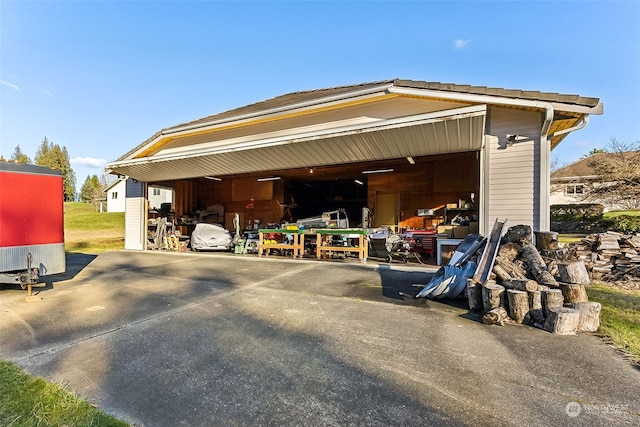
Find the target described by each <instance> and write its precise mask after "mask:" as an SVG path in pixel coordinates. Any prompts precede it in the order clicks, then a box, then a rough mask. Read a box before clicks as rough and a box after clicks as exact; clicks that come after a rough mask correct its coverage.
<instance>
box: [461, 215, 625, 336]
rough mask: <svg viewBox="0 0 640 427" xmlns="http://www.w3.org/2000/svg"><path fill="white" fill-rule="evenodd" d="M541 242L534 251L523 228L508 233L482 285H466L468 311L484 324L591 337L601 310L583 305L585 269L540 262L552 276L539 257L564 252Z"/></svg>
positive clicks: (553, 241) (547, 240) (553, 242)
mask: <svg viewBox="0 0 640 427" xmlns="http://www.w3.org/2000/svg"><path fill="white" fill-rule="evenodd" d="M549 234H551V233H549ZM536 235H537V237H540V236H538V233H536ZM541 237H542V238H539V239H538V240H537V241H536V246H534V245H533V243H532V233H531V228H530V227H529V226H525V225H517V226H514V227H511V228H509V230H507V232H506V234H505V235H504V237H503V239H502V241H501V244H500V247H499V248H498V250H497V251H496V253H495V260H494V263H493V270H492V273H493V274H492V275H491V277H490V278H489V279H488V280H486V282H485V283H479V282H478V281H477V278H476V277H474V278H473V279H469V280H468V281H467V299H468V303H469V308H470V309H471V310H472V311H482V313H483V317H482V321H483V323H486V324H492V325H493V324H496V325H504V324H505V323H517V324H525V325H531V326H534V327H538V328H541V329H545V330H547V331H549V332H552V333H554V334H558V335H573V334H575V333H576V332H595V331H596V330H597V329H598V327H599V325H600V310H601V306H600V304H599V303H597V302H589V300H588V297H587V292H586V289H585V287H586V286H588V285H589V284H590V276H589V273H588V272H587V268H586V266H585V263H584V262H583V261H582V260H581V259H572V260H561V261H558V260H557V259H551V258H546V259H547V260H548V261H549V262H551V261H552V262H553V266H554V269H553V270H554V273H553V274H552V273H551V271H550V269H549V265H548V264H547V261H545V258H543V257H542V255H541V252H543V253H547V252H548V251H560V252H562V253H563V254H564V253H565V252H566V251H562V250H561V249H560V248H558V245H557V238H554V236H551V235H541ZM541 242H542V243H541ZM611 245H612V244H611V243H606V242H605V244H604V246H606V247H608V246H611ZM540 246H542V247H540ZM607 250H609V249H607Z"/></svg>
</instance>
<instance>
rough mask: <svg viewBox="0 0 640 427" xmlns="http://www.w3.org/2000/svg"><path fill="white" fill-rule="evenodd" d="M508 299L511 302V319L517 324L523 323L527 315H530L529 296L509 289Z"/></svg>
mask: <svg viewBox="0 0 640 427" xmlns="http://www.w3.org/2000/svg"><path fill="white" fill-rule="evenodd" d="M507 298H508V300H509V317H511V318H512V319H513V321H514V322H516V323H522V322H523V321H524V319H525V317H527V314H529V296H528V294H527V292H524V291H518V290H516V289H507ZM527 318H528V317H527Z"/></svg>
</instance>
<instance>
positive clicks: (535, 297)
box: [527, 291, 544, 324]
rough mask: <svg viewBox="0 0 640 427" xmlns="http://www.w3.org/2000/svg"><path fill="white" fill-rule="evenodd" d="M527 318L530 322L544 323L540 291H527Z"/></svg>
mask: <svg viewBox="0 0 640 427" xmlns="http://www.w3.org/2000/svg"><path fill="white" fill-rule="evenodd" d="M527 294H528V297H529V318H530V320H531V321H530V322H529V323H532V324H536V323H544V311H543V310H542V292H541V291H529V292H528V293H527Z"/></svg>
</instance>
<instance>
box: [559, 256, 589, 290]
mask: <svg viewBox="0 0 640 427" xmlns="http://www.w3.org/2000/svg"><path fill="white" fill-rule="evenodd" d="M558 273H559V276H560V281H562V282H565V283H578V284H581V285H588V284H589V283H591V278H590V277H589V273H588V272H587V267H585V265H584V261H582V260H577V261H569V262H559V263H558Z"/></svg>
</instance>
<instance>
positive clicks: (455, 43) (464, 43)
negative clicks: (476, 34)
mask: <svg viewBox="0 0 640 427" xmlns="http://www.w3.org/2000/svg"><path fill="white" fill-rule="evenodd" d="M469 43H471V39H468V40H464V39H456V40H454V41H453V47H455V48H456V49H464V48H465V47H467V46H468V45H469Z"/></svg>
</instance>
